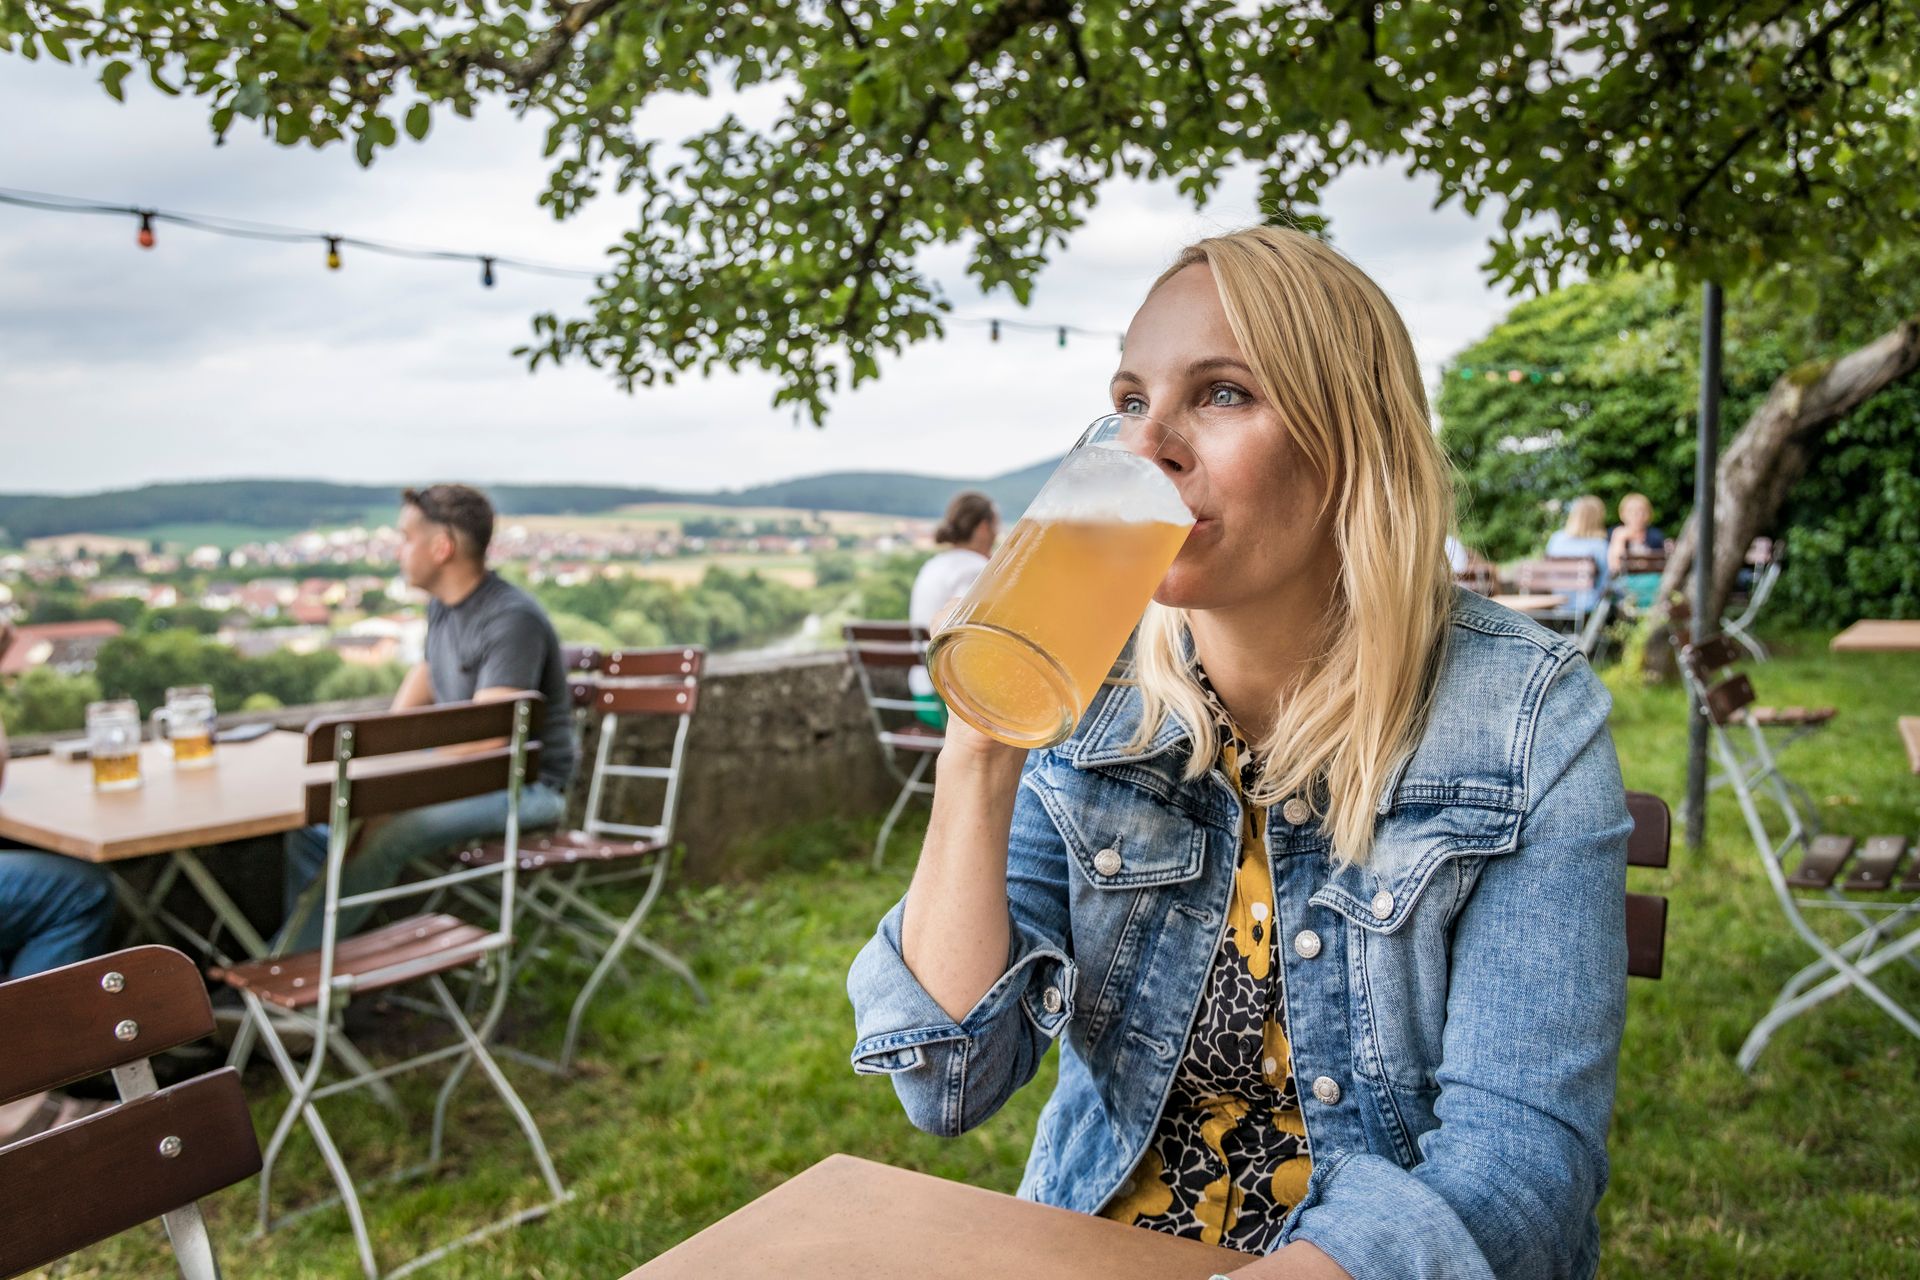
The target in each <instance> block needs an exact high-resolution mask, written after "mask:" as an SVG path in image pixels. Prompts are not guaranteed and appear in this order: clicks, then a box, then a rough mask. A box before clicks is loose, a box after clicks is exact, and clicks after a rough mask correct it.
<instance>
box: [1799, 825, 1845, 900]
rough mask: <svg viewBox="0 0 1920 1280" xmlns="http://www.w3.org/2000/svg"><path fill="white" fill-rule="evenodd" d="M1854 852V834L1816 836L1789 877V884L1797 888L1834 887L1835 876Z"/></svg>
mask: <svg viewBox="0 0 1920 1280" xmlns="http://www.w3.org/2000/svg"><path fill="white" fill-rule="evenodd" d="M1852 853H1853V837H1852V836H1815V837H1814V839H1813V844H1812V846H1811V847H1810V848H1808V850H1807V856H1806V857H1804V858H1802V859H1800V865H1799V866H1798V867H1796V868H1794V872H1793V874H1792V875H1790V876H1788V877H1787V884H1788V885H1790V886H1792V887H1793V888H1795V889H1829V888H1832V887H1833V878H1834V877H1835V876H1837V875H1839V874H1840V868H1841V866H1842V865H1843V864H1845V862H1846V860H1847V858H1848V856H1849V855H1851V854H1852Z"/></svg>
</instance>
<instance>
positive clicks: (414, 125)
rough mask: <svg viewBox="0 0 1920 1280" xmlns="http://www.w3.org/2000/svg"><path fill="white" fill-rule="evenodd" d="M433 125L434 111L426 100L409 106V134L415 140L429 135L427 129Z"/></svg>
mask: <svg viewBox="0 0 1920 1280" xmlns="http://www.w3.org/2000/svg"><path fill="white" fill-rule="evenodd" d="M432 125H433V111H432V110H431V109H430V108H429V107H428V106H427V104H426V103H424V102H416V103H414V104H413V105H412V106H411V107H408V108H407V136H408V137H410V138H412V139H413V140H414V141H415V142H418V141H420V139H422V138H424V137H426V136H427V130H428V129H429V128H431V127H432Z"/></svg>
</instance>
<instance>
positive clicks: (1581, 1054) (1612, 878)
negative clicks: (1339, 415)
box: [847, 592, 1630, 1280]
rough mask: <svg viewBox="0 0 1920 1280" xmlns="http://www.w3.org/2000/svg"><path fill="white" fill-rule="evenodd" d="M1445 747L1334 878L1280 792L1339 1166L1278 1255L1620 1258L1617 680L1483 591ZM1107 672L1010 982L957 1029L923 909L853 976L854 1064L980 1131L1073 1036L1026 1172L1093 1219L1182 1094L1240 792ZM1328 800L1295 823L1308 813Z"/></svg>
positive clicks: (1477, 1263)
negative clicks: (925, 949) (932, 976)
mask: <svg viewBox="0 0 1920 1280" xmlns="http://www.w3.org/2000/svg"><path fill="white" fill-rule="evenodd" d="M1436 680H1437V683H1436V687H1435V690H1434V701H1433V705H1432V710H1431V713H1430V714H1429V717H1428V720H1427V725H1426V728H1425V730H1424V732H1423V733H1422V735H1421V737H1420V740H1419V742H1418V743H1417V745H1416V746H1415V748H1414V750H1413V751H1412V752H1411V754H1410V755H1409V757H1408V758H1407V760H1406V761H1405V763H1404V764H1403V765H1402V767H1401V768H1400V769H1399V771H1398V772H1397V774H1396V775H1395V777H1394V778H1393V779H1392V781H1391V782H1390V784H1389V785H1388V787H1387V788H1385V790H1384V792H1383V794H1382V795H1381V797H1380V800H1379V805H1378V817H1377V819H1376V822H1375V827H1374V843H1373V850H1372V853H1371V855H1370V857H1369V859H1368V860H1367V862H1366V863H1365V864H1364V865H1362V866H1347V867H1344V868H1341V869H1338V870H1336V868H1335V864H1334V861H1333V860H1332V858H1331V857H1330V849H1329V844H1328V841H1327V838H1326V836H1325V834H1324V833H1323V832H1322V830H1321V829H1320V827H1319V825H1318V822H1317V821H1316V820H1315V819H1314V818H1313V817H1312V815H1311V814H1310V813H1306V812H1304V810H1305V808H1306V807H1305V806H1301V805H1287V804H1276V805H1274V806H1273V807H1272V809H1271V811H1270V812H1269V814H1268V827H1267V830H1268V850H1269V856H1270V858H1271V860H1272V869H1273V884H1274V895H1275V903H1274V910H1275V926H1276V937H1277V939H1278V940H1279V944H1280V945H1279V946H1278V947H1276V950H1275V954H1276V956H1277V957H1278V958H1279V959H1280V961H1281V962H1283V966H1284V968H1283V988H1284V998H1285V1000H1286V1023H1287V1027H1288V1030H1289V1032H1290V1036H1291V1040H1292V1048H1293V1071H1294V1074H1295V1079H1296V1080H1297V1082H1298V1084H1299V1089H1300V1096H1301V1101H1302V1106H1303V1108H1304V1111H1305V1116H1306V1127H1307V1139H1308V1143H1309V1147H1310V1150H1311V1153H1312V1156H1313V1173H1312V1177H1311V1179H1310V1181H1309V1182H1308V1185H1307V1190H1306V1194H1305V1196H1304V1197H1303V1198H1302V1200H1301V1201H1300V1203H1299V1204H1298V1205H1296V1206H1295V1207H1294V1209H1293V1210H1292V1212H1291V1213H1290V1214H1289V1215H1288V1216H1287V1218H1286V1221H1285V1222H1284V1223H1282V1224H1280V1225H1279V1227H1278V1230H1277V1231H1276V1233H1275V1234H1274V1236H1273V1238H1272V1247H1273V1248H1276V1249H1277V1248H1279V1247H1280V1246H1281V1245H1284V1244H1286V1243H1287V1242H1289V1241H1291V1240H1295V1239H1304V1240H1310V1241H1312V1242H1313V1243H1314V1244H1315V1245H1317V1246H1318V1247H1319V1248H1320V1249H1322V1250H1323V1251H1324V1252H1326V1253H1327V1254H1329V1255H1330V1256H1331V1257H1332V1258H1333V1259H1334V1260H1335V1261H1337V1262H1339V1263H1340V1264H1341V1265H1342V1266H1343V1267H1345V1268H1346V1270H1347V1271H1348V1272H1350V1273H1351V1274H1353V1275H1354V1276H1356V1277H1360V1278H1363V1280H1365V1278H1369V1277H1382V1278H1387V1280H1398V1278H1401V1277H1405V1278H1407V1280H1412V1277H1460V1278H1471V1277H1488V1276H1501V1277H1509V1276H1511V1277H1522V1276H1524V1277H1535V1276H1539V1277H1548V1276H1553V1277H1559V1276H1567V1277H1575V1278H1576V1280H1585V1278H1586V1277H1590V1276H1592V1275H1593V1274H1594V1271H1595V1268H1596V1265H1597V1262H1598V1255H1599V1230H1598V1226H1597V1223H1596V1220H1595V1217H1594V1208H1595V1205H1596V1204H1597V1203H1598V1201H1599V1199H1600V1196H1601V1193H1602V1192H1603V1191H1604V1190H1605V1187H1606V1182H1607V1126H1608V1122H1609V1119H1610V1117H1611V1114H1612V1110H1613V1092H1614V1071H1615V1065H1616V1060H1617V1058H1618V1056H1619V1048H1620V1031H1621V1023H1622V1019H1623V1017H1624V1013H1625V1008H1626V924H1625V905H1624V902H1625V898H1624V895H1625V887H1626V885H1625V881H1626V837H1627V832H1628V829H1629V826H1630V822H1629V819H1628V817H1627V811H1626V800H1625V795H1624V793H1623V791H1622V789H1621V783H1620V770H1619V763H1618V761H1617V759H1616V758H1615V755H1614V750H1613V743H1612V740H1611V738H1610V737H1609V735H1608V732H1607V726H1606V721H1607V713H1608V710H1609V707H1610V705H1611V699H1610V698H1609V696H1608V694H1607V692H1606V690H1605V689H1604V688H1603V687H1602V685H1601V684H1600V682H1599V681H1598V679H1596V678H1595V676H1594V674H1593V672H1592V671H1591V669H1589V667H1588V666H1587V663H1586V662H1585V660H1584V659H1582V658H1581V656H1580V654H1579V653H1578V651H1577V650H1576V649H1575V648H1574V647H1573V646H1572V645H1571V644H1570V643H1569V642H1568V641H1567V640H1565V639H1564V638H1561V637H1559V636H1555V635H1553V634H1550V633H1549V632H1546V631H1544V630H1542V629H1541V628H1539V627H1538V626H1536V625H1534V624H1533V623H1531V622H1529V621H1527V620H1526V619H1524V618H1521V617H1520V616H1518V615H1516V614H1514V613H1511V612H1509V611H1507V610H1505V609H1503V608H1501V607H1499V606H1498V605H1495V604H1493V603H1491V602H1489V601H1486V600H1483V599H1480V598H1479V597H1477V596H1471V595H1468V594H1466V593H1464V592H1462V593H1460V594H1459V596H1458V598H1457V600H1456V603H1455V606H1454V610H1453V614H1452V619H1451V625H1450V626H1449V628H1448V632H1447V636H1446V638H1445V641H1444V648H1443V655H1442V660H1441V662H1440V664H1439V668H1438V673H1437V676H1436ZM1140 715H1141V708H1140V700H1139V695H1138V693H1137V691H1135V690H1134V689H1133V688H1131V687H1130V686H1127V685H1119V684H1115V685H1108V686H1106V687H1105V688H1103V690H1102V692H1101V694H1100V695H1099V696H1098V697H1097V698H1096V699H1095V701H1094V704H1093V706H1092V708H1091V709H1090V710H1089V712H1088V714H1087V716H1086V717H1085V718H1084V719H1083V720H1082V722H1081V724H1080V726H1079V728H1078V729H1077V730H1076V732H1075V733H1074V735H1073V736H1072V737H1071V738H1069V739H1068V740H1067V741H1066V742H1064V743H1061V744H1060V745H1059V746H1057V747H1053V748H1050V749H1048V750H1044V751H1035V752H1033V753H1031V754H1030V755H1029V757H1028V759H1027V762H1026V766H1025V769H1024V772H1023V774H1022V776H1021V781H1020V790H1019V797H1018V800H1017V801H1016V804H1015V808H1014V816H1013V829H1012V836H1011V840H1010V843H1009V848H1008V866H1007V896H1008V907H1009V912H1010V916H1011V944H1010V947H1009V950H1008V954H1007V968H1006V972H1005V973H1004V975H1003V976H1002V977H1001V978H1000V979H999V981H997V982H996V983H995V984H994V985H993V987H992V988H991V989H990V990H989V991H988V992H987V993H986V994H985V995H983V996H982V997H981V998H980V1001H979V1003H978V1004H976V1005H975V1006H974V1007H973V1009H972V1010H970V1011H969V1012H968V1013H967V1015H966V1017H964V1018H963V1019H961V1020H960V1021H959V1022H958V1023H956V1022H955V1021H954V1020H953V1019H952V1018H951V1017H950V1016H949V1015H948V1014H947V1013H946V1012H945V1011H944V1010H943V1009H942V1008H941V1007H940V1005H939V1004H938V1003H936V1002H935V1001H934V1000H933V998H932V997H931V996H929V995H928V994H927V993H926V991H925V989H924V988H923V987H922V986H921V985H920V983H919V982H918V981H917V980H915V978H914V976H913V974H912V972H911V971H910V970H909V969H908V968H907V966H906V964H905V962H904V961H903V960H902V959H901V955H900V920H901V907H900V906H898V905H896V906H895V907H894V908H893V910H892V911H890V912H889V913H888V914H887V916H886V917H885V918H884V919H883V920H882V921H881V922H880V926H879V929H878V931H877V933H876V934H875V936H874V937H873V938H872V939H871V940H870V941H869V942H868V943H867V945H866V946H865V947H864V948H863V949H862V950H861V952H860V954H859V956H858V958H856V959H855V961H854V963H853V968H852V971H851V972H850V973H849V975H848V979H847V987H848V993H849V995H850V996H851V998H852V1001H853V1006H854V1019H855V1034H856V1036H857V1043H856V1044H855V1046H854V1050H853V1066H854V1069H855V1070H856V1071H859V1072H864V1073H870V1074H883V1075H886V1076H888V1077H890V1078H891V1080H892V1082H893V1086H894V1089H895V1091H896V1092H897V1093H898V1095H899V1098H900V1101H901V1103H902V1105H903V1106H904V1107H905V1109H906V1112H907V1115H908V1117H909V1118H910V1119H911V1120H912V1121H913V1123H914V1124H916V1125H918V1126H919V1127H920V1128H922V1129H925V1130H927V1131H929V1132H932V1133H936V1134H942V1135H946V1136H954V1135H957V1134H960V1133H963V1132H965V1131H966V1130H968V1129H970V1128H972V1127H973V1126H975V1125H977V1124H980V1123H981V1122H983V1121H984V1120H986V1119H987V1118H988V1117H990V1116H992V1115H993V1114H994V1113H995V1112H996V1111H998V1110H999V1109H1000V1107H1001V1105H1002V1104H1004V1103H1005V1102H1006V1101H1007V1099H1008V1098H1009V1097H1010V1096H1011V1095H1012V1094H1013V1092H1014V1090H1016V1089H1018V1088H1020V1087H1021V1086H1022V1085H1023V1084H1025V1083H1026V1082H1027V1081H1028V1080H1030V1079H1031V1078H1032V1077H1033V1074H1034V1071H1035V1069H1036V1068H1037V1067H1038V1065H1039V1063H1040V1060H1041V1058H1042V1056H1043V1055H1044V1054H1045V1053H1046V1051H1047V1048H1048V1046H1049V1045H1050V1044H1051V1043H1052V1042H1053V1041H1055V1040H1058V1041H1059V1042H1060V1070H1059V1081H1058V1084H1057V1086H1056V1087H1055V1089H1054V1092H1053V1096H1052V1098H1051V1099H1049V1101H1048V1102H1047V1104H1046V1107H1045V1109H1044V1110H1043V1111H1042V1113H1041V1116H1040V1123H1039V1127H1038V1131H1037V1132H1036V1134H1035V1136H1034V1142H1033V1150H1032V1153H1031V1154H1030V1156H1029V1157H1028V1161H1027V1169H1026V1175H1025V1177H1024V1179H1023V1180H1022V1182H1021V1184H1020V1194H1021V1195H1022V1196H1024V1197H1027V1198H1029V1199H1032V1200H1037V1201H1040V1202H1042V1203H1046V1204H1052V1205H1058V1206H1061V1207H1064V1208H1068V1209H1075V1210H1079V1211H1081V1212H1084V1213H1097V1212H1098V1211H1099V1210H1100V1209H1101V1208H1102V1206H1103V1205H1105V1204H1106V1203H1107V1201H1108V1200H1109V1199H1110V1198H1112V1197H1113V1196H1114V1195H1115V1193H1116V1192H1117V1191H1118V1190H1119V1189H1120V1187H1121V1185H1122V1184H1123V1183H1124V1182H1125V1181H1126V1179H1127V1177H1128V1175H1129V1174H1130V1173H1131V1172H1132V1170H1133V1168H1134V1165H1135V1163H1136V1162H1137V1161H1138V1160H1139V1158H1140V1156H1141V1154H1142V1152H1143V1151H1144V1150H1145V1149H1146V1147H1147V1144H1148V1142H1149V1141H1150V1140H1151V1138H1152V1136H1153V1133H1154V1129H1155V1126H1156V1125H1157V1124H1158V1123H1159V1119H1160V1113H1161V1109H1162V1108H1163V1107H1164V1106H1165V1105H1166V1099H1167V1094H1168V1091H1169V1089H1170V1087H1171V1085H1172V1082H1173V1079H1174V1075H1175V1072H1176V1070H1177V1069H1178V1066H1179V1062H1180V1057H1181V1054H1182V1053H1183V1051H1184V1049H1185V1046H1186V1043H1187V1037H1188V1033H1189V1031H1190V1029H1191V1027H1192V1025H1193V1019H1194V1015H1195V1013H1196V1011H1197V1009H1198V1007H1199V1004H1200V998H1201V994H1202V992H1203V989H1204V986H1205V982H1206V977H1207V972H1208V968H1209V966H1210V965H1211V963H1212V962H1213V958H1214V954H1215V952H1216V950H1217V949H1218V946H1219V943H1220V938H1221V933H1222V930H1223V929H1224V928H1225V927H1226V911H1227V903H1228V899H1229V895H1230V893H1231V890H1232V879H1233V869H1234V860H1235V856H1234V855H1235V852H1236V849H1237V847H1238V842H1237V834H1236V833H1237V832H1238V829H1239V821H1240V815H1239V807H1238V804H1237V802H1236V800H1235V797H1234V792H1233V790H1232V788H1231V787H1230V786H1229V785H1228V783H1227V782H1226V780H1225V779H1224V778H1222V777H1221V776H1220V775H1219V773H1218V771H1217V770H1215V771H1213V772H1210V773H1208V774H1207V775H1205V776H1203V777H1201V778H1199V779H1196V780H1194V781H1192V782H1185V781H1182V780H1181V772H1182V767H1183V766H1184V765H1185V763H1186V760H1187V755H1188V751H1187V747H1188V742H1189V734H1188V731H1187V730H1186V729H1185V728H1184V727H1183V726H1182V725H1181V724H1180V723H1179V722H1178V721H1177V720H1175V719H1173V718H1172V717H1169V718H1168V720H1167V722H1166V723H1165V724H1164V725H1163V726H1162V728H1161V729H1160V731H1159V732H1158V733H1157V734H1156V735H1155V736H1154V737H1153V739H1152V741H1151V742H1149V743H1148V744H1147V745H1146V746H1145V747H1144V748H1141V749H1134V748H1131V747H1129V745H1128V743H1129V742H1130V740H1131V739H1132V738H1133V736H1134V731H1135V728H1136V727H1137V726H1138V724H1139V722H1140ZM1290 814H1291V815H1292V816H1295V817H1304V818H1305V821H1303V822H1298V823H1296V822H1291V821H1289V820H1288V818H1289V815H1290Z"/></svg>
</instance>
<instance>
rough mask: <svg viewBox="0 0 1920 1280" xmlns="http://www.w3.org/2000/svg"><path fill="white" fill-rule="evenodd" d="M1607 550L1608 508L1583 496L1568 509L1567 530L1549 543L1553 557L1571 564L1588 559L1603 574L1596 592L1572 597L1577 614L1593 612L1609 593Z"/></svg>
mask: <svg viewBox="0 0 1920 1280" xmlns="http://www.w3.org/2000/svg"><path fill="white" fill-rule="evenodd" d="M1607 550H1608V544H1607V507H1606V504H1605V503H1603V502H1601V501H1600V499H1598V498H1596V497H1594V496H1593V495H1592V494H1590V493H1587V494H1582V495H1580V496H1579V497H1578V498H1575V499H1574V500H1573V503H1572V505H1570V506H1569V507H1568V508H1567V523H1566V527H1565V528H1563V529H1561V530H1560V531H1559V532H1558V533H1556V534H1554V535H1553V536H1552V537H1551V538H1548V539H1547V554H1548V555H1549V556H1551V557H1554V558H1555V559H1567V560H1577V559H1581V558H1585V559H1588V560H1591V561H1593V563H1594V565H1595V566H1596V567H1597V568H1598V569H1599V571H1600V575H1599V578H1598V580H1597V581H1596V582H1595V584H1594V589H1593V590H1591V591H1575V592H1572V593H1570V594H1569V595H1568V597H1567V604H1568V607H1570V608H1572V609H1573V610H1575V611H1576V612H1579V613H1587V612H1589V611H1591V610H1592V608H1593V607H1594V605H1596V604H1598V603H1599V602H1600V597H1601V596H1602V595H1603V594H1604V593H1605V592H1606V589H1607V579H1608V576H1609V567H1608V564H1607Z"/></svg>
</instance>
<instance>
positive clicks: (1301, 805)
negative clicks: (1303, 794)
mask: <svg viewBox="0 0 1920 1280" xmlns="http://www.w3.org/2000/svg"><path fill="white" fill-rule="evenodd" d="M1312 814H1313V811H1312V810H1311V809H1308V808H1307V802H1306V801H1305V800H1302V799H1301V798H1300V797H1299V796H1295V797H1294V798H1293V799H1291V800H1289V801H1287V802H1286V803H1285V804H1283V805H1281V806H1280V816H1281V817H1283V818H1285V819H1286V820H1287V821H1288V822H1290V823H1292V824H1293V825H1294V826H1296V827H1297V826H1299V825H1300V824H1301V823H1303V822H1305V821H1306V820H1307V819H1308V818H1309V817H1311V816H1312Z"/></svg>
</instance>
